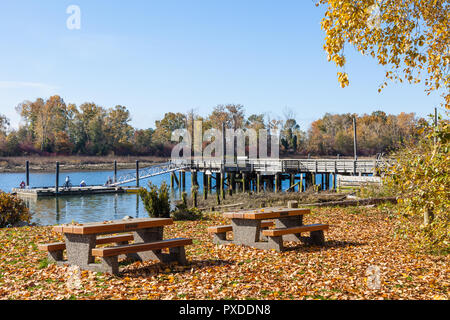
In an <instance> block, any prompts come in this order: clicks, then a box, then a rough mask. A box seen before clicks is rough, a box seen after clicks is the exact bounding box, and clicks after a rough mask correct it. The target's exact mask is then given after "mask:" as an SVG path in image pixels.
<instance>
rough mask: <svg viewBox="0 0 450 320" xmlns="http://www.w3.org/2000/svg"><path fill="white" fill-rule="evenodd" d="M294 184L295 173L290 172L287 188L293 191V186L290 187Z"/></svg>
mask: <svg viewBox="0 0 450 320" xmlns="http://www.w3.org/2000/svg"><path fill="white" fill-rule="evenodd" d="M294 184H295V174H292V173H291V180H290V183H289V190H291V192H294V191H295V187H292V186H293V185H294Z"/></svg>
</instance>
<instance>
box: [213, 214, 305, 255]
mask: <svg viewBox="0 0 450 320" xmlns="http://www.w3.org/2000/svg"><path fill="white" fill-rule="evenodd" d="M309 213H310V209H303V208H285V207H273V208H261V209H256V210H243V211H236V212H225V213H223V217H224V218H229V219H231V228H230V226H226V227H228V228H226V229H221V228H220V227H216V229H214V227H213V228H211V229H210V232H211V233H214V234H215V242H216V243H234V244H241V245H247V246H252V247H255V248H261V249H273V248H274V246H273V245H272V244H271V242H270V241H266V240H268V239H267V237H265V236H264V235H263V234H262V231H263V229H266V227H267V226H269V225H270V223H269V224H267V222H268V221H265V222H263V220H273V222H274V226H275V228H278V229H287V228H293V227H301V226H303V215H305V214H309ZM225 230H226V231H230V230H232V231H233V240H232V241H231V240H226V238H225V233H224V232H223V231H225ZM281 239H282V241H283V240H284V241H301V238H300V234H285V235H282V236H281Z"/></svg>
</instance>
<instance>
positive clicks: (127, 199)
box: [23, 194, 147, 225]
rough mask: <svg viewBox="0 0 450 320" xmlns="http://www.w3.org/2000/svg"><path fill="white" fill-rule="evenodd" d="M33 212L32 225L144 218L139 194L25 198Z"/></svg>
mask: <svg viewBox="0 0 450 320" xmlns="http://www.w3.org/2000/svg"><path fill="white" fill-rule="evenodd" d="M23 199H24V201H25V203H26V205H27V207H28V208H29V209H30V212H31V213H32V222H34V223H37V224H39V225H54V224H61V223H70V222H72V221H74V222H79V223H84V222H92V221H104V220H115V219H122V218H123V217H125V216H131V217H136V218H137V217H143V216H146V215H147V213H146V212H145V209H143V206H141V205H140V202H141V199H140V197H139V195H138V194H112V195H109V194H107V195H86V196H73V197H66V196H65V197H52V198H38V199H36V198H23ZM141 211H143V212H141Z"/></svg>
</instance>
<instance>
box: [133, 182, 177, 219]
mask: <svg viewBox="0 0 450 320" xmlns="http://www.w3.org/2000/svg"><path fill="white" fill-rule="evenodd" d="M148 188H149V190H147V189H145V188H140V189H139V195H140V197H141V199H142V202H143V203H144V207H145V210H147V212H148V215H149V216H150V217H152V218H169V217H170V201H169V188H168V187H167V184H166V183H165V182H163V183H162V184H161V186H160V187H159V188H158V187H157V186H155V185H153V184H152V183H151V182H149V183H148Z"/></svg>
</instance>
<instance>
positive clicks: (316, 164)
mask: <svg viewBox="0 0 450 320" xmlns="http://www.w3.org/2000/svg"><path fill="white" fill-rule="evenodd" d="M171 162H172V163H174V164H176V165H178V166H181V165H182V166H185V167H186V168H189V169H191V170H197V171H198V170H201V171H204V170H210V171H211V172H220V171H255V172H260V173H266V174H274V173H294V172H297V173H344V174H359V173H362V174H370V173H374V172H376V171H377V170H381V171H384V170H385V169H386V168H387V167H388V166H390V162H389V161H387V160H386V159H383V160H380V159H361V160H359V159H358V160H353V159H245V160H237V161H232V160H230V161H222V160H217V159H213V160H209V159H191V160H186V159H182V160H172V161H171Z"/></svg>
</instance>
